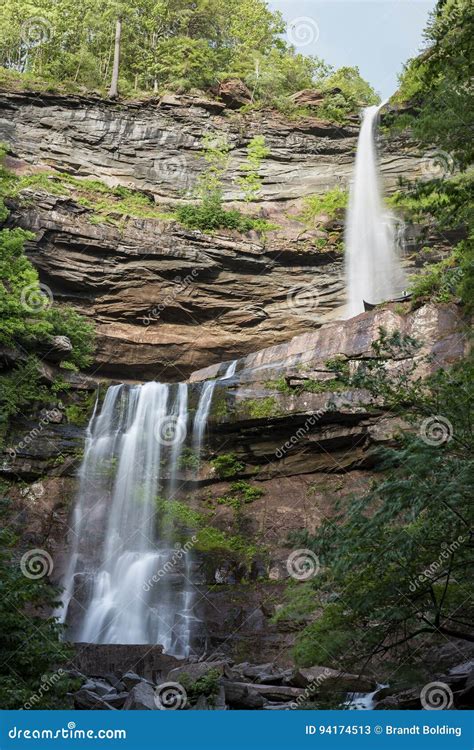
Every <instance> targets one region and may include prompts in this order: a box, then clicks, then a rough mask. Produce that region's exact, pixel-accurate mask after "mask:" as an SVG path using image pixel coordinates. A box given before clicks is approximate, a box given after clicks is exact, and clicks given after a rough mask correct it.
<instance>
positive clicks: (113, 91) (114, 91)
mask: <svg viewBox="0 0 474 750" xmlns="http://www.w3.org/2000/svg"><path fill="white" fill-rule="evenodd" d="M121 36H122V21H121V19H120V18H117V23H116V24H115V48H114V66H113V69H112V82H111V84H110V89H109V97H110V98H111V99H116V98H117V96H118V77H119V67H120V37H121Z"/></svg>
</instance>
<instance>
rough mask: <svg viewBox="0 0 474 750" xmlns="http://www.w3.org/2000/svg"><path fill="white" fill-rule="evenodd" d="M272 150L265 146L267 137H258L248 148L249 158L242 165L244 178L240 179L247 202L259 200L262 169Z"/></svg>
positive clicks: (252, 140) (253, 139)
mask: <svg viewBox="0 0 474 750" xmlns="http://www.w3.org/2000/svg"><path fill="white" fill-rule="evenodd" d="M269 153H270V150H269V149H268V148H267V147H266V145H265V137H264V136H263V135H256V136H254V138H252V139H251V141H250V142H249V144H248V146H247V158H246V160H245V161H244V163H243V165H242V171H243V172H244V176H243V177H240V178H239V179H238V183H239V185H240V187H241V188H242V190H243V192H244V196H245V200H246V201H247V202H250V201H253V200H255V199H256V198H258V195H259V193H260V190H261V187H262V179H261V177H260V167H261V165H262V161H263V160H264V159H265V158H266V157H267V156H268V155H269Z"/></svg>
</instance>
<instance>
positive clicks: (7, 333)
mask: <svg viewBox="0 0 474 750" xmlns="http://www.w3.org/2000/svg"><path fill="white" fill-rule="evenodd" d="M33 236H34V235H32V234H31V233H30V232H25V231H24V230H23V229H19V228H16V229H2V230H0V277H1V279H2V283H1V284H0V315H1V316H2V326H1V329H0V343H1V344H3V345H4V346H7V347H10V348H15V347H16V346H19V345H21V346H23V347H26V348H29V349H34V348H35V347H36V346H37V345H38V344H41V343H44V344H46V345H47V344H48V342H49V341H50V340H51V337H52V336H59V335H64V336H68V337H69V338H70V340H71V343H72V345H73V349H72V352H71V353H70V354H68V355H66V357H65V359H66V360H69V361H70V362H72V363H73V364H74V365H76V366H77V367H86V366H87V365H88V364H89V363H90V359H91V353H92V349H93V326H92V324H91V323H89V322H88V321H87V320H85V319H84V318H83V317H81V316H80V315H79V314H78V313H76V312H75V310H73V309H72V308H68V307H64V306H62V307H50V299H49V298H48V296H47V295H45V294H44V293H43V291H42V289H41V287H40V282H39V278H38V273H37V271H36V269H35V268H34V267H33V266H32V265H31V263H30V261H29V260H28V258H27V257H26V256H25V255H24V252H23V249H24V242H25V241H27V240H30V239H32V238H33Z"/></svg>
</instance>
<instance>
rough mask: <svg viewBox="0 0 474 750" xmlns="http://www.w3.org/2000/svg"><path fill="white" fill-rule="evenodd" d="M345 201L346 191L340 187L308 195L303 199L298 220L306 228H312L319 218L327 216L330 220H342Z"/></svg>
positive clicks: (346, 198)
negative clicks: (306, 225)
mask: <svg viewBox="0 0 474 750" xmlns="http://www.w3.org/2000/svg"><path fill="white" fill-rule="evenodd" d="M347 201H348V194H347V191H346V190H343V189H342V188H340V187H335V188H332V190H328V191H327V192H326V193H321V194H317V195H309V196H308V197H307V198H305V199H304V207H303V211H302V212H301V215H300V216H299V218H300V219H301V221H304V222H305V223H306V224H308V226H314V224H315V222H316V221H317V220H318V218H319V217H321V216H328V217H329V218H330V219H336V218H342V217H343V216H344V212H345V210H346V207H347Z"/></svg>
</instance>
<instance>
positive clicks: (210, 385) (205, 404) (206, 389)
mask: <svg viewBox="0 0 474 750" xmlns="http://www.w3.org/2000/svg"><path fill="white" fill-rule="evenodd" d="M236 369H237V360H236V359H234V360H233V362H231V363H230V365H229V366H228V367H227V369H226V371H225V373H224V374H223V375H222V376H221V377H220V378H218V379H217V380H206V381H205V382H204V383H203V385H202V390H201V396H200V399H199V404H198V408H197V411H196V416H195V418H194V429H193V446H194V450H195V451H196V453H197V454H198V455H199V454H200V452H201V449H202V443H203V440H204V433H205V431H206V425H207V419H208V417H209V411H210V409H211V404H212V396H213V394H214V390H215V388H216V385H217V383H219V382H221V381H222V380H228V379H230V378H232V377H233V376H234V375H235V371H236Z"/></svg>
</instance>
